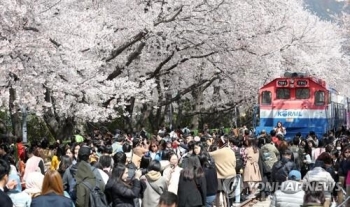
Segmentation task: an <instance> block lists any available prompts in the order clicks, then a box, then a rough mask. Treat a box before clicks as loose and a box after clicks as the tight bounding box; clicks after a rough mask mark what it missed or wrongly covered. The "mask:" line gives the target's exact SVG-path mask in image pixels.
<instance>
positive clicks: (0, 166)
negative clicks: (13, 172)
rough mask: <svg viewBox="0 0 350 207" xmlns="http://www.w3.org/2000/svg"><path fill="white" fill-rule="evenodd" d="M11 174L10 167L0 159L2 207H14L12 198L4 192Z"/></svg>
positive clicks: (0, 200)
mask: <svg viewBox="0 0 350 207" xmlns="http://www.w3.org/2000/svg"><path fill="white" fill-rule="evenodd" d="M9 174H10V165H8V164H7V163H6V161H4V160H2V159H0V203H1V206H2V207H13V203H12V200H11V198H10V197H9V196H8V195H7V194H6V193H5V192H4V188H5V186H6V183H7V182H8V179H9V177H8V176H9Z"/></svg>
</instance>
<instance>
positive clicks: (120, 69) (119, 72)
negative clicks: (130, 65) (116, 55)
mask: <svg viewBox="0 0 350 207" xmlns="http://www.w3.org/2000/svg"><path fill="white" fill-rule="evenodd" d="M123 69H124V68H121V67H119V66H116V67H115V70H114V71H113V72H112V73H111V74H109V76H108V77H107V80H109V81H110V80H113V79H114V78H116V77H117V76H118V75H120V74H122V71H123Z"/></svg>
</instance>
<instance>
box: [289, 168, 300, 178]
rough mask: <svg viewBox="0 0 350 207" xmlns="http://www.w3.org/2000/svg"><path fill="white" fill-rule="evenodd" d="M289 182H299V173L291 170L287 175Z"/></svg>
mask: <svg viewBox="0 0 350 207" xmlns="http://www.w3.org/2000/svg"><path fill="white" fill-rule="evenodd" d="M288 179H289V180H301V173H300V172H299V171H298V170H292V171H290V172H289V174H288Z"/></svg>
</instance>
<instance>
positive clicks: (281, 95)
mask: <svg viewBox="0 0 350 207" xmlns="http://www.w3.org/2000/svg"><path fill="white" fill-rule="evenodd" d="M276 92H277V97H276V98H277V99H290V90H289V88H278V89H277V91H276Z"/></svg>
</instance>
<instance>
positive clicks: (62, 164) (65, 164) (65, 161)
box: [57, 155, 72, 178]
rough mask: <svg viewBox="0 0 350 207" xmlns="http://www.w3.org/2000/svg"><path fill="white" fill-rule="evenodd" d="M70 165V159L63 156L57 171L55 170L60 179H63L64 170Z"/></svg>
mask: <svg viewBox="0 0 350 207" xmlns="http://www.w3.org/2000/svg"><path fill="white" fill-rule="evenodd" d="M71 165H72V158H70V157H69V156H67V155H63V156H62V157H61V162H60V165H59V166H58V170H57V171H58V172H59V173H60V175H61V178H63V175H64V172H66V170H67V169H68V168H69V166H71Z"/></svg>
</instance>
